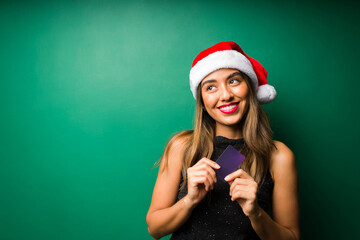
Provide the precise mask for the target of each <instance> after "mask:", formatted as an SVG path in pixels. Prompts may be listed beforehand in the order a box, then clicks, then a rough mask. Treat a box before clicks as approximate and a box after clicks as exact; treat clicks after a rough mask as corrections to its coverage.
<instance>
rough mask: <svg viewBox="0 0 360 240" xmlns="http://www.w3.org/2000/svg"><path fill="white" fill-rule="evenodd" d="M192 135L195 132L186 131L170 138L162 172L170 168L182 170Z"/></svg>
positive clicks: (163, 157) (166, 147)
mask: <svg viewBox="0 0 360 240" xmlns="http://www.w3.org/2000/svg"><path fill="white" fill-rule="evenodd" d="M192 134H193V130H185V131H181V132H179V133H176V134H175V135H173V136H172V137H170V138H169V140H168V141H167V143H166V146H165V149H164V153H163V156H162V159H161V165H160V169H161V170H165V169H167V168H168V167H169V168H170V169H177V170H180V169H181V168H182V164H183V157H184V152H185V150H186V148H187V146H188V145H189V143H190V140H191V137H192Z"/></svg>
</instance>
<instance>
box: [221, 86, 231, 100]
mask: <svg viewBox="0 0 360 240" xmlns="http://www.w3.org/2000/svg"><path fill="white" fill-rule="evenodd" d="M221 89H222V90H221V92H220V100H222V101H230V100H231V99H232V98H233V93H232V92H231V90H230V89H228V88H227V87H226V86H224V87H222V88H221Z"/></svg>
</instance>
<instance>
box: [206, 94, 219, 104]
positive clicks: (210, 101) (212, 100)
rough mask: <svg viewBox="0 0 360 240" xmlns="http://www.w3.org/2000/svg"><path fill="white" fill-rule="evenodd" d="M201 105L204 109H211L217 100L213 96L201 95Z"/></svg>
mask: <svg viewBox="0 0 360 240" xmlns="http://www.w3.org/2000/svg"><path fill="white" fill-rule="evenodd" d="M203 103H204V105H205V107H213V106H214V105H216V103H217V99H216V97H215V94H204V95H203Z"/></svg>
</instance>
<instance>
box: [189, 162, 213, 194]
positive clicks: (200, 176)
mask: <svg viewBox="0 0 360 240" xmlns="http://www.w3.org/2000/svg"><path fill="white" fill-rule="evenodd" d="M213 168H216V169H218V168H220V166H219V165H218V164H217V163H215V162H214V161H211V160H210V159H207V158H202V159H201V160H199V161H198V162H197V163H196V164H195V165H194V166H193V167H191V168H188V178H189V180H190V179H191V180H192V181H191V183H192V186H194V187H195V186H196V185H199V184H204V186H205V190H206V191H210V190H211V189H213V188H214V187H213V185H214V182H217V179H216V174H215V171H214V169H213Z"/></svg>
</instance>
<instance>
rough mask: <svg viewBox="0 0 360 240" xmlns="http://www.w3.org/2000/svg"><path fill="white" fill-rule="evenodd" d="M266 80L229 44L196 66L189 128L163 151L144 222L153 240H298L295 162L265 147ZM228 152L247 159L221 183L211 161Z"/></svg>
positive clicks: (280, 147)
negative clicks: (232, 149)
mask: <svg viewBox="0 0 360 240" xmlns="http://www.w3.org/2000/svg"><path fill="white" fill-rule="evenodd" d="M266 77H267V72H266V70H265V69H264V68H263V67H262V66H261V64H260V63H259V62H258V61H256V60H255V59H253V58H251V57H249V56H247V55H246V54H245V53H244V52H243V51H242V49H241V48H240V46H239V45H237V44H236V43H234V42H220V43H218V44H216V45H214V46H212V47H210V48H208V49H206V50H204V51H202V52H200V53H199V55H198V56H197V57H196V58H195V60H194V62H193V65H192V69H191V71H190V88H191V91H192V93H193V96H194V98H195V99H196V113H195V126H194V130H188V131H182V132H180V133H178V134H176V135H175V136H174V137H172V138H171V139H170V141H169V142H168V144H167V146H166V147H165V150H164V153H163V156H162V158H161V163H160V169H159V173H158V177H157V180H156V183H155V187H154V192H153V196H152V201H151V205H150V208H149V211H148V213H147V216H146V221H147V224H148V231H149V233H150V235H151V236H152V237H153V238H155V239H159V238H161V237H163V236H165V235H168V234H170V233H173V234H172V237H171V239H186V240H191V239H276V240H282V239H299V238H300V231H299V220H298V218H299V216H298V215H299V210H298V182H297V181H298V180H297V168H296V162H295V158H294V154H293V153H292V151H291V150H290V149H289V148H288V147H287V146H286V145H285V144H284V143H282V142H279V141H275V140H272V131H271V129H270V125H269V121H268V118H267V115H266V113H265V111H264V110H263V108H262V107H261V104H265V103H269V102H271V101H272V100H273V99H275V97H276V91H275V89H274V88H273V87H272V86H270V85H268V84H267V81H266ZM228 145H232V146H233V147H235V148H236V149H237V150H238V151H239V152H241V153H242V154H243V155H244V156H245V157H246V158H245V160H244V162H243V163H242V164H241V165H240V166H239V168H238V170H236V171H234V172H233V173H231V174H229V175H228V176H227V177H225V181H223V179H218V177H217V176H216V174H215V169H219V168H220V166H219V165H218V164H217V163H216V160H217V159H218V158H219V156H220V155H221V153H222V152H223V151H224V150H225V149H226V147H227V146H228ZM270 210H271V216H272V217H270V215H269V214H268V213H269V212H270Z"/></svg>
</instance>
